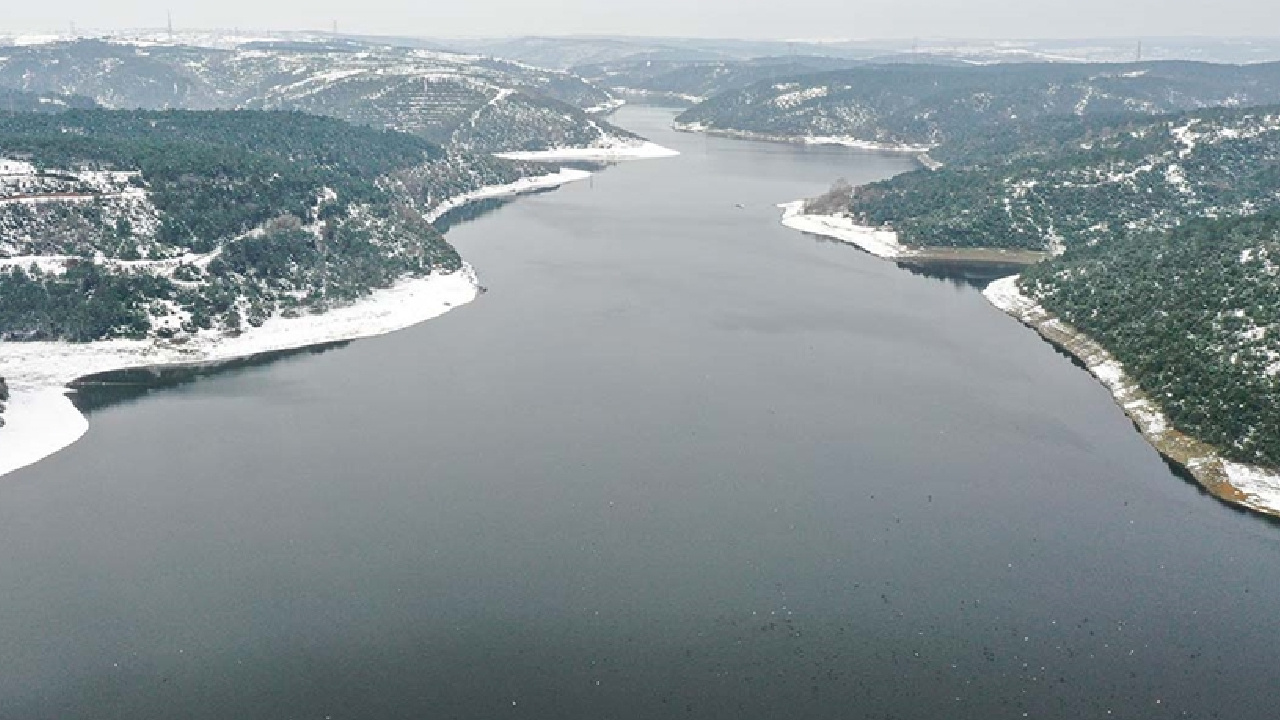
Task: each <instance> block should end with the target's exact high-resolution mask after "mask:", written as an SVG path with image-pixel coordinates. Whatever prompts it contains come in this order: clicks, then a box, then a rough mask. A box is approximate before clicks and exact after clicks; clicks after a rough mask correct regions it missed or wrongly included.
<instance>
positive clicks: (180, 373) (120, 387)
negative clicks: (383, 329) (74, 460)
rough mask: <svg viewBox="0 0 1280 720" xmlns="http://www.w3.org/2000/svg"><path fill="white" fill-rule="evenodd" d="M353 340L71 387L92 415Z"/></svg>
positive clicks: (114, 375)
mask: <svg viewBox="0 0 1280 720" xmlns="http://www.w3.org/2000/svg"><path fill="white" fill-rule="evenodd" d="M350 344H351V343H350V342H349V341H342V342H333V343H326V344H323V345H313V346H311V347H306V348H298V349H295V350H280V351H276V352H269V353H262V354H260V355H254V356H252V357H248V358H239V359H235V360H223V361H219V362H212V363H201V364H198V365H180V366H165V367H148V368H133V369H128V370H112V371H109V372H104V373H95V374H93V375H86V376H84V377H82V378H79V379H77V380H76V381H75V382H72V383H71V385H70V387H71V388H72V389H73V390H75V392H74V393H72V394H71V401H72V403H74V404H75V406H76V408H77V409H79V410H80V412H82V413H84V414H85V415H91V414H93V413H94V412H98V411H101V410H105V409H106V408H109V407H112V406H114V405H123V404H126V403H130V402H133V401H136V400H138V399H140V398H143V397H146V396H147V395H149V394H150V393H152V392H154V391H159V390H169V389H173V388H178V387H182V386H183V385H188V384H190V383H193V382H195V381H197V380H199V379H201V378H207V377H213V376H216V375H226V374H234V373H237V372H245V371H248V370H253V369H256V368H262V367H266V366H267V365H271V364H273V363H276V362H279V361H281V360H286V359H289V358H297V357H301V356H311V355H321V354H323V353H326V352H329V351H330V350H336V349H338V348H343V347H346V346H347V345H350Z"/></svg>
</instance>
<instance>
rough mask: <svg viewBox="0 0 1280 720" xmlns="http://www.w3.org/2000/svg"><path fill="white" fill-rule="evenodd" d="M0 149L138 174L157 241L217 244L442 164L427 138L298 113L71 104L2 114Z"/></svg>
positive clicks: (370, 197) (333, 208) (371, 197)
mask: <svg viewBox="0 0 1280 720" xmlns="http://www.w3.org/2000/svg"><path fill="white" fill-rule="evenodd" d="M0 153H3V154H5V155H8V156H18V157H25V158H28V159H29V160H31V161H32V162H34V163H35V164H36V165H38V166H40V167H46V168H81V167H90V168H102V169H112V170H137V171H141V172H142V176H143V178H145V181H146V183H147V186H148V187H149V189H150V191H151V196H152V201H153V202H154V203H155V205H156V207H157V208H158V209H159V210H160V211H161V213H163V215H164V221H163V226H162V228H161V231H160V238H159V239H160V240H161V241H162V242H164V243H166V244H170V245H179V246H189V247H190V248H191V249H193V250H195V251H197V252H206V251H208V250H210V249H212V248H213V247H214V246H215V245H216V243H217V242H218V240H219V239H221V238H225V237H232V236H235V235H238V234H240V233H243V232H246V231H248V230H250V229H252V228H254V227H257V226H258V225H260V224H262V223H263V222H265V221H267V220H268V219H270V218H272V217H274V216H276V215H279V214H281V213H290V214H293V215H295V216H297V217H300V218H302V217H307V216H308V215H309V214H311V213H314V212H315V210H316V207H317V205H318V204H319V203H320V199H319V196H318V193H319V192H320V191H321V190H323V189H324V188H329V189H331V190H333V191H334V192H336V193H337V201H336V202H334V203H331V204H329V205H327V206H326V207H325V210H324V212H325V213H326V214H328V215H333V216H337V215H341V214H343V213H345V212H346V210H347V209H348V208H349V207H350V206H351V205H352V204H353V203H356V204H358V203H368V202H380V201H385V200H386V196H385V193H383V192H382V191H381V190H380V189H379V188H378V186H377V183H376V181H377V179H378V178H379V177H381V176H383V175H386V174H388V173H390V172H393V171H395V170H400V169H404V168H409V167H414V166H417V165H421V164H423V163H428V162H430V161H432V160H438V159H440V158H442V157H443V155H444V153H443V151H442V150H440V148H438V147H436V146H435V145H432V144H430V143H428V142H427V141H425V140H421V139H419V138H415V137H413V136H410V135H404V134H400V133H393V132H390V131H380V130H373V129H370V128H365V127H359V126H354V125H349V124H347V123H343V122H339V121H337V120H331V119H328V118H321V117H315V116H311V115H303V114H301V113H266V112H251V111H235V112H184V111H166V112H146V111H128V112H125V111H102V110H90V111H80V110H77V111H70V112H67V113H64V114H61V115H57V116H42V115H32V114H25V113H22V114H17V113H9V114H0Z"/></svg>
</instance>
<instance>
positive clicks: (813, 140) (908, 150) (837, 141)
mask: <svg viewBox="0 0 1280 720" xmlns="http://www.w3.org/2000/svg"><path fill="white" fill-rule="evenodd" d="M671 128H672V129H673V130H676V131H678V132H688V133H706V134H708V135H716V136H719V137H728V138H737V139H739V140H761V141H763V142H780V143H790V144H793V145H839V146H841V147H847V148H853V149H855V150H870V151H873V152H880V153H905V154H908V155H923V154H925V153H927V152H929V151H930V150H932V149H933V147H934V146H932V145H908V144H906V143H885V142H876V141H874V140H861V139H859V138H856V137H853V136H850V135H774V134H771V133H760V132H755V131H752V130H734V129H731V128H713V127H711V126H710V125H707V124H706V123H700V122H691V123H682V122H673V123H672V124H671Z"/></svg>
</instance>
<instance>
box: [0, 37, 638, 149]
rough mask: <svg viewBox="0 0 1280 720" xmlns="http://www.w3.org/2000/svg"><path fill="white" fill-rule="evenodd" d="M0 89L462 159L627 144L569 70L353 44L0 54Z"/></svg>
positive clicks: (600, 97)
mask: <svg viewBox="0 0 1280 720" xmlns="http://www.w3.org/2000/svg"><path fill="white" fill-rule="evenodd" d="M0 88H10V89H17V90H25V91H32V92H40V93H73V94H78V95H82V96H85V97H89V98H93V99H94V100H95V101H97V102H98V103H100V104H101V105H103V106H105V107H110V108H117V109H135V108H139V109H152V110H158V109H187V110H210V109H237V108H247V109H259V110H301V111H304V112H309V113H312V114H316V115H326V116H329V117H335V118H338V119H341V120H347V121H349V122H354V123H359V124H365V125H370V126H373V127H378V128H387V129H394V130H400V131H403V132H408V133H412V134H416V135H419V136H421V137H423V138H425V139H428V140H431V141H433V142H436V143H438V144H441V145H447V146H450V147H455V148H457V149H461V150H469V151H484V152H498V151H516V150H541V149H546V148H552V147H594V146H609V145H616V144H620V143H627V142H631V141H634V140H635V138H634V136H633V135H632V134H631V133H628V132H626V131H624V130H621V129H619V128H616V127H613V126H611V125H609V124H608V123H607V122H605V121H603V120H601V119H599V118H598V117H594V116H592V115H591V114H590V112H589V111H591V110H599V109H605V108H608V107H611V106H612V105H613V98H612V96H610V94H609V93H607V92H605V91H603V90H600V89H599V88H597V87H595V86H594V85H592V84H590V83H588V82H586V81H585V80H583V79H582V78H580V77H577V76H575V75H573V74H571V73H566V72H557V71H550V70H542V69H539V68H534V67H530V66H526V65H521V64H517V63H510V62H503V61H501V60H495V59H492V58H482V57H477V56H472V55H459V54H454V53H443V52H434V51H428V50H421V49H411V48H396V47H386V46H381V45H372V44H365V43H355V42H345V41H343V42H337V41H333V42H292V43H245V44H242V45H238V46H236V47H234V48H233V49H214V48H206V47H190V46H183V45H172V44H163V43H144V44H134V43H129V42H104V41H99V40H81V41H76V42H60V43H51V44H47V45H33V46H25V47H13V48H4V52H3V53H2V54H0Z"/></svg>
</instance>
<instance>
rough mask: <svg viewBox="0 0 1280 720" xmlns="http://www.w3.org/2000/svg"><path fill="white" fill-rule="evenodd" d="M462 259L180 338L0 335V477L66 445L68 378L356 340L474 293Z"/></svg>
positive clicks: (507, 188) (544, 185) (428, 315)
mask: <svg viewBox="0 0 1280 720" xmlns="http://www.w3.org/2000/svg"><path fill="white" fill-rule="evenodd" d="M590 176H591V173H589V172H586V171H583V170H575V169H571V168H563V169H560V170H559V171H557V172H554V173H550V174H547V175H541V176H536V177H529V178H522V179H520V180H518V181H516V182H514V183H510V184H507V185H497V186H490V187H484V188H480V189H478V190H475V191H473V192H470V193H466V194H464V195H460V196H458V197H454V198H451V199H449V200H446V201H445V202H443V203H441V204H440V205H439V206H438V207H436V208H435V209H434V210H432V211H431V212H430V213H428V214H427V216H426V217H427V219H428V220H429V221H432V222H434V221H435V220H438V219H439V218H441V217H443V216H444V215H445V214H446V213H448V212H450V211H451V210H455V209H457V208H459V207H462V206H464V205H467V204H468V203H472V202H476V201H478V200H485V199H489V198H498V197H509V196H514V195H520V194H523V193H528V192H534V191H537V190H544V189H549V188H554V187H559V186H561V185H564V184H566V183H571V182H576V181H579V180H585V179H587V178H589V177H590ZM479 288H480V286H479V283H478V281H477V279H476V275H475V272H474V270H473V269H472V268H471V266H470V265H468V264H465V263H464V264H463V268H462V269H461V270H460V271H458V272H455V273H450V274H443V273H434V274H432V275H430V276H428V277H422V278H406V279H404V280H401V281H399V282H397V283H396V284H395V285H393V286H391V287H389V288H384V289H381V290H376V291H374V292H373V293H371V294H370V295H369V296H367V297H365V298H362V299H360V300H357V301H356V302H354V303H352V304H350V305H346V306H343V307H338V308H334V309H332V310H329V311H328V312H325V313H323V314H321V315H304V316H301V317H296V318H285V317H280V316H276V317H272V318H271V319H269V320H267V321H266V322H265V323H263V325H262V326H261V327H257V328H250V329H248V330H246V331H245V332H244V333H242V334H240V335H238V336H235V337H225V336H222V335H221V334H220V333H217V332H205V333H201V334H199V335H197V336H196V337H193V338H191V339H190V340H189V341H188V342H184V343H182V344H175V343H170V342H164V341H158V340H106V341H101V342H94V343H68V342H29V343H28V342H0V377H3V378H5V380H6V381H7V382H8V384H9V390H10V395H11V398H10V401H9V405H8V409H7V410H6V411H5V413H4V420H5V426H4V427H0V475H5V474H8V473H11V472H13V471H15V470H18V469H20V468H24V467H27V466H28V465H32V464H34V463H36V462H39V461H40V460H42V459H44V458H46V457H49V456H50V455H52V454H54V453H56V452H58V451H59V450H62V449H63V448H66V447H67V446H69V445H71V444H73V443H75V442H76V441H77V440H79V439H80V438H81V437H83V436H84V434H85V433H86V432H87V431H88V429H89V422H88V420H87V419H86V418H85V417H84V416H83V415H81V414H80V411H79V410H77V409H76V407H75V405H73V404H72V402H71V400H70V398H68V397H67V392H68V390H67V385H68V384H69V383H71V382H73V381H75V380H76V379H78V378H82V377H84V376H86V375H93V374H96V373H102V372H108V371H112V370H125V369H130V368H139V367H157V366H181V365H200V364H216V363H222V362H227V361H230V360H238V359H243V358H249V357H253V356H256V355H262V354H264V353H271V352H279V351H282V350H296V349H300V348H305V347H310V346H314V345H324V344H328V343H333V342H342V341H347V340H358V339H360V338H367V337H373V336H376V335H385V334H387V333H390V332H395V331H397V330H403V329H405V328H408V327H412V326H414V325H417V324H419V323H422V322H425V321H427V320H430V319H432V318H436V317H439V316H440V315H443V314H444V313H446V312H448V311H450V310H452V309H454V308H456V307H459V306H461V305H465V304H467V303H469V302H471V301H472V300H474V299H475V298H476V296H477V295H478V294H479Z"/></svg>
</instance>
